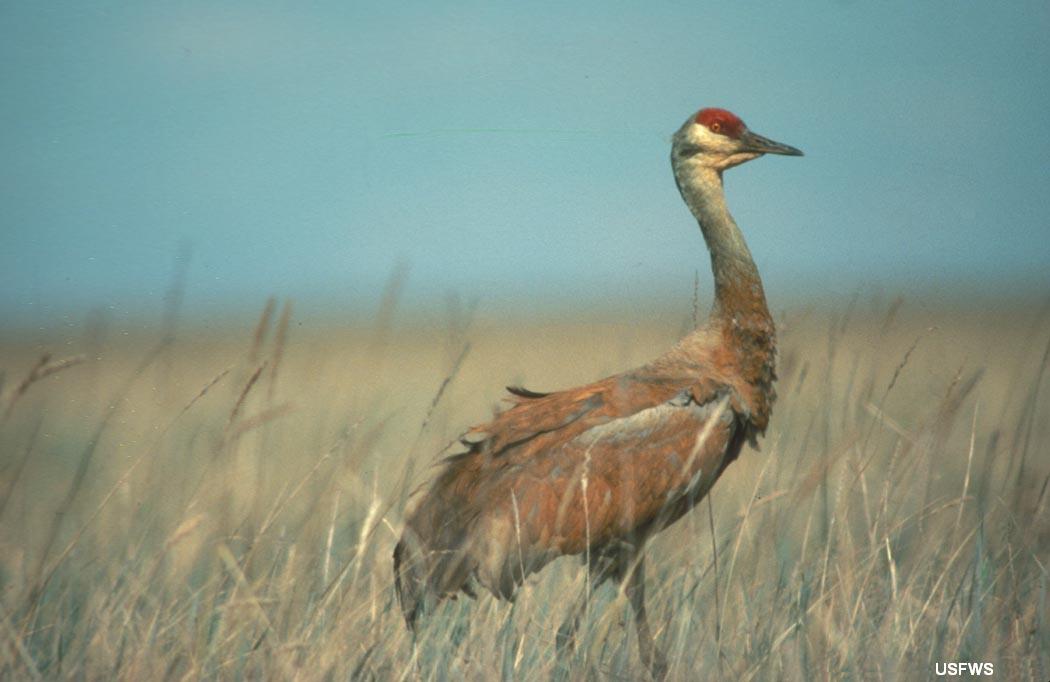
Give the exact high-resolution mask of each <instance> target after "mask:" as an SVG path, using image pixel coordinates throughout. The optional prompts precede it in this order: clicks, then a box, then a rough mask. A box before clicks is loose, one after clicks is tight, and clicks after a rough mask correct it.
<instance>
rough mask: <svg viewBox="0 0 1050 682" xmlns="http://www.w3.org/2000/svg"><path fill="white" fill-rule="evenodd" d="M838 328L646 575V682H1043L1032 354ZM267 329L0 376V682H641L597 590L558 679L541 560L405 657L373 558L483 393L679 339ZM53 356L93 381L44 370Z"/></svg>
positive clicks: (560, 607)
mask: <svg viewBox="0 0 1050 682" xmlns="http://www.w3.org/2000/svg"><path fill="white" fill-rule="evenodd" d="M860 308H864V306H860V307H859V308H856V309H851V310H850V311H848V312H844V313H840V314H838V315H825V314H818V313H809V314H806V313H799V314H789V315H787V316H786V317H785V319H784V320H783V323H782V333H781V338H782V343H781V346H782V356H781V376H782V379H781V382H780V385H779V388H780V395H781V398H780V401H779V403H778V405H777V411H776V413H775V416H774V421H773V425H772V428H771V429H770V432H769V434H768V435H767V437H766V438H765V440H764V442H763V446H762V451H761V452H754V451H746V452H745V453H744V455H743V456H742V457H741V459H740V461H738V462H737V463H735V464H734V465H733V466H732V467H730V469H729V472H728V473H727V474H726V476H725V477H724V478H723V480H722V481H721V482H720V483H719V484H718V486H716V489H715V491H714V494H713V500H712V504H711V505H707V504H703V505H701V506H700V507H698V508H697V509H696V510H694V512H693V513H691V514H690V515H689V516H687V517H686V518H685V519H683V520H682V521H681V522H679V523H678V524H677V525H676V526H675V527H674V528H672V529H670V530H669V531H667V532H666V533H665V534H663V535H662V536H661V537H659V538H658V539H657V540H656V541H655V542H654V543H653V545H652V546H651V547H650V549H649V555H650V557H651V558H652V561H651V563H650V567H649V570H648V579H649V584H648V592H649V604H650V614H651V615H650V617H651V619H652V621H653V623H654V625H657V638H658V641H659V642H660V643H661V645H662V646H663V647H665V648H666V649H667V651H668V654H669V658H670V659H671V662H672V667H671V676H672V677H673V678H677V679H696V678H697V677H702V678H705V679H718V678H722V679H726V680H752V679H754V680H784V679H798V680H802V679H806V680H809V679H828V680H838V679H879V680H881V679H886V680H897V679H917V680H918V679H929V678H931V677H933V670H934V664H935V662H944V661H960V660H964V661H988V662H992V663H994V665H995V672H996V676H997V677H999V678H1000V679H1009V680H1038V681H1039V682H1045V680H1047V679H1048V678H1050V653H1048V652H1050V624H1048V622H1047V618H1048V614H1050V603H1048V601H1050V598H1048V591H1050V590H1048V588H1050V572H1048V571H1050V513H1048V512H1050V499H1048V498H1050V491H1048V480H1050V479H1048V476H1050V456H1048V455H1050V395H1047V392H1048V391H1050V386H1047V383H1048V381H1050V379H1048V378H1047V377H1046V376H1045V372H1046V366H1047V351H1048V349H1050V346H1048V345H1047V344H1048V338H1050V324H1048V321H1047V320H1046V319H1037V317H1038V316H1036V315H1033V314H1028V313H1027V311H1024V310H1017V311H1015V312H1010V311H1002V310H1000V311H995V310H985V311H971V312H955V313H951V314H947V313H945V314H941V315H940V316H939V317H938V316H937V315H934V314H932V313H929V312H924V311H922V310H920V308H921V306H918V305H916V306H914V309H911V307H910V306H909V305H905V306H903V308H901V307H900V306H898V305H894V306H890V309H888V310H887V309H886V308H884V307H883V308H878V307H876V306H874V305H872V306H869V307H868V308H867V309H865V310H860ZM277 309H278V308H277V305H276V303H275V302H270V303H268V304H267V307H266V309H265V311H264V319H263V320H261V321H260V323H259V325H258V327H257V328H255V329H254V334H253V329H252V327H251V326H250V325H249V326H248V327H246V328H245V329H243V330H236V331H235V332H231V333H230V334H227V335H223V336H214V337H206V336H201V335H197V336H195V337H194V338H192V339H191V338H189V333H188V332H185V331H182V330H180V336H179V338H178V339H175V340H172V339H173V334H171V333H167V334H164V336H165V338H166V339H167V342H165V343H162V344H160V345H156V344H155V343H153V342H150V341H149V340H134V339H130V338H128V337H123V336H120V335H118V334H113V338H106V337H105V334H104V332H100V331H99V329H97V328H96V329H95V330H94V332H92V333H91V334H87V335H86V336H84V335H82V334H81V332H79V331H76V330H74V331H73V332H72V333H71V337H70V338H60V337H58V336H56V338H54V340H53V346H51V347H49V348H41V347H40V346H39V345H37V344H28V343H25V344H19V343H13V342H9V343H7V344H6V345H4V346H2V347H0V349H2V355H0V357H2V358H3V359H2V364H3V367H2V368H0V369H2V370H4V372H5V374H6V376H9V377H22V376H34V377H35V378H34V379H32V380H30V381H29V382H28V383H25V382H22V383H18V381H14V382H13V383H12V382H8V384H9V385H8V388H7V390H6V391H5V392H4V395H0V410H2V411H4V412H5V413H8V412H9V413H8V414H6V417H5V419H4V420H3V421H2V422H0V450H2V453H0V457H2V460H0V495H2V497H0V584H2V595H0V677H2V678H4V679H23V678H46V679H64V678H75V679H123V680H139V679H198V678H201V677H204V678H221V679H227V678H234V679H238V678H248V679H258V678H270V679H293V678H294V679H299V680H314V679H318V680H322V679H323V680H327V679H348V678H351V679H358V678H361V679H425V680H431V679H438V680H441V679H461V678H466V679H478V680H489V679H494V678H499V677H502V678H520V679H547V678H550V677H552V676H553V677H556V678H558V677H565V678H571V679H578V678H585V677H593V678H617V679H640V678H644V671H643V668H642V667H641V665H640V663H639V661H638V659H637V653H636V650H635V645H634V633H633V630H632V628H631V626H630V620H629V617H628V615H627V610H626V605H625V603H624V600H623V598H622V597H621V596H619V595H617V594H616V593H615V592H614V591H613V590H611V589H610V590H607V591H604V592H599V593H598V594H597V595H596V601H595V605H594V608H592V610H591V613H590V616H589V618H588V619H587V620H586V622H585V623H584V626H583V631H582V633H581V638H580V646H579V648H578V650H577V651H576V653H575V655H574V657H573V658H572V659H571V660H569V661H563V662H561V663H559V662H557V661H556V658H555V636H554V634H555V630H556V629H557V625H558V623H559V622H560V621H561V619H562V617H563V616H564V614H565V612H566V610H567V609H568V608H569V606H570V604H571V603H572V602H573V601H574V600H575V599H576V598H577V595H578V594H579V592H580V590H581V587H582V579H583V575H582V572H581V571H580V570H578V566H577V564H576V563H575V561H574V560H566V559H563V560H560V561H558V562H556V563H555V564H553V565H552V566H551V567H549V568H548V569H547V570H546V571H544V572H543V573H541V574H540V575H539V576H537V577H536V578H534V579H533V580H532V581H530V582H529V583H528V584H527V585H526V586H525V588H524V589H523V591H522V593H521V594H520V596H519V598H518V600H517V602H516V603H515V604H514V605H513V606H509V605H507V604H505V603H499V602H496V601H495V600H493V599H491V598H488V597H483V598H481V599H480V600H479V601H477V602H474V601H471V600H459V601H456V602H450V603H449V604H447V605H445V606H444V607H443V608H442V609H440V610H439V611H438V612H437V613H436V614H434V616H433V617H432V618H431V619H430V621H429V623H428V625H427V627H426V629H425V630H424V632H423V633H422V635H421V638H420V640H419V642H418V646H417V648H416V649H415V650H413V647H412V643H411V641H410V639H409V637H408V636H407V633H406V632H405V630H404V627H403V624H402V622H401V620H400V616H399V614H398V612H397V609H396V606H395V604H394V595H393V590H392V586H391V582H392V580H391V566H390V563H391V562H390V553H391V549H392V546H393V543H394V541H395V539H396V535H397V532H398V530H399V523H400V512H401V509H402V504H403V502H402V500H403V497H404V495H403V491H404V488H405V485H406V484H407V485H411V484H412V483H408V481H412V482H413V483H418V482H419V481H420V480H422V479H423V478H425V476H426V475H427V474H428V470H429V469H428V463H429V462H431V461H432V460H433V458H434V456H435V453H437V452H438V451H439V450H441V449H442V448H443V447H444V446H445V445H446V444H447V443H448V442H449V441H451V440H452V439H453V437H454V436H455V435H456V434H457V432H458V431H459V430H461V429H462V428H463V427H465V426H467V425H469V424H471V423H475V422H478V421H481V420H482V419H484V418H485V417H486V416H487V414H488V411H489V409H490V407H491V406H492V405H493V404H494V403H495V402H496V401H497V400H498V398H499V395H500V386H501V385H502V384H511V383H519V382H521V383H525V384H526V385H528V386H530V387H533V388H535V389H537V390H545V389H547V390H549V389H551V388H556V387H559V386H568V385H572V384H575V383H577V382H583V381H587V380H591V379H594V378H597V377H599V376H601V375H603V374H605V373H609V372H613V371H616V370H619V369H623V368H626V367H629V366H631V365H634V364H637V363H640V362H642V361H644V360H645V359H647V358H649V357H651V356H653V355H655V354H656V353H658V352H660V351H661V350H662V349H664V348H665V347H666V346H667V345H668V344H669V343H671V342H672V341H673V340H674V338H675V337H676V336H677V333H678V332H679V331H680V330H681V327H682V320H681V319H672V318H666V317H664V318H661V317H658V316H657V317H655V318H651V319H650V318H644V317H643V316H642V315H636V317H635V318H634V319H632V320H631V322H632V323H635V324H627V323H603V322H601V321H590V322H587V323H561V324H554V323H550V324H538V323H536V324H526V323H521V324H518V325H508V324H485V323H484V322H477V323H475V324H474V325H473V327H472V328H471V329H470V330H469V331H464V329H463V328H462V325H460V324H459V323H455V324H453V325H451V327H452V328H451V329H445V328H442V327H440V326H435V327H434V328H428V327H409V326H406V325H402V324H398V322H397V320H396V318H393V319H392V318H391V316H390V315H387V314H384V315H382V316H381V319H380V321H379V322H378V323H377V324H376V325H375V327H374V328H370V329H324V330H322V329H313V330H312V331H311V330H309V328H308V326H307V327H300V326H297V325H294V324H291V325H290V324H289V315H290V310H291V309H290V307H288V306H287V305H285V307H284V308H283V311H282V313H281V315H280V318H279V320H278V323H277V327H276V329H275V330H274V333H273V334H272V338H268V336H269V327H270V323H271V320H272V319H273V318H274V316H275V313H276V312H277ZM682 317H683V318H685V317H688V315H683V316H682ZM159 335H160V332H158V336H159ZM82 336H83V338H82ZM468 344H469V345H468ZM58 348H62V349H63V350H62V354H63V355H65V354H70V356H71V357H77V354H79V353H85V354H86V356H87V358H88V360H87V361H86V362H83V363H81V364H79V366H76V367H73V366H71V363H67V365H62V364H61V361H59V363H58V364H55V363H52V362H51V360H50V359H47V360H44V361H40V360H39V358H40V356H41V354H42V353H43V352H46V351H48V350H53V349H58ZM467 348H469V352H467V351H466V349H467ZM59 370H62V371H59ZM49 373H50V374H54V376H50V377H48V378H47V380H46V381H42V382H40V383H39V385H37V382H38V381H39V380H40V379H42V378H43V376H46V375H47V374H49ZM23 384H24V386H23ZM439 390H440V393H439ZM712 515H713V517H712ZM712 531H713V532H712ZM716 559H717V569H716V568H715V566H716ZM413 651H414V653H413Z"/></svg>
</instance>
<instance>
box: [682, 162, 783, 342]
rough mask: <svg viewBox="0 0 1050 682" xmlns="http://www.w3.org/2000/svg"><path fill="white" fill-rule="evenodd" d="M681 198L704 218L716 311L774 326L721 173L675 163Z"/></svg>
mask: <svg viewBox="0 0 1050 682" xmlns="http://www.w3.org/2000/svg"><path fill="white" fill-rule="evenodd" d="M674 173H675V180H676V181H677V182H678V189H679V190H680V191H681V193H682V198H683V199H684V200H685V203H686V204H687V205H688V206H689V210H690V211H692V212H693V215H694V216H696V220H697V222H698V223H700V230H701V232H703V234H704V241H705V242H707V249H708V251H710V252H711V270H712V272H713V273H714V277H715V304H714V309H713V311H712V316H714V317H717V318H719V319H720V320H721V321H723V322H728V323H731V324H733V325H734V326H736V325H742V326H759V327H766V326H767V325H768V326H769V327H770V328H771V327H772V320H771V319H770V316H769V309H768V308H767V306H766V295H765V292H764V291H763V289H762V278H761V277H759V274H758V267H756V266H755V261H754V259H753V258H752V257H751V251H750V250H749V249H748V248H747V243H746V242H744V235H743V234H742V233H741V232H740V228H739V227H737V225H736V222H734V220H733V216H731V215H729V209H728V208H727V207H726V200H725V192H724V191H723V189H722V174H721V173H720V172H718V171H717V170H714V169H711V168H705V167H703V166H699V165H695V164H689V163H688V162H678V161H677V159H676V163H675V164H674Z"/></svg>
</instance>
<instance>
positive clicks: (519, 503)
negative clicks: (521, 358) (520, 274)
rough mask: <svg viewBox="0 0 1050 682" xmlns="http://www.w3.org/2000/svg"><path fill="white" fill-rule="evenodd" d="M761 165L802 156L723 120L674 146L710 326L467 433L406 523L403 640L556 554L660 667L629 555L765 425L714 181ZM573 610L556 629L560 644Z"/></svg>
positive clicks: (768, 390) (762, 318)
mask: <svg viewBox="0 0 1050 682" xmlns="http://www.w3.org/2000/svg"><path fill="white" fill-rule="evenodd" d="M763 154H784V155H788V156H801V155H802V152H800V151H799V150H797V149H795V148H794V147H789V146H787V145H784V144H780V143H778V142H774V141H772V140H769V139H767V138H765V137H762V136H760V135H757V134H755V133H753V132H751V131H750V130H748V128H747V126H745V125H744V123H743V121H741V120H740V119H739V118H738V117H737V116H736V115H734V114H732V113H730V112H728V111H726V110H724V109H702V110H700V111H699V112H698V113H696V114H695V115H693V116H690V117H689V119H688V120H687V121H686V122H685V123H684V124H683V125H682V127H681V128H679V130H678V132H676V133H675V135H674V138H673V143H672V148H671V165H672V167H673V169H674V177H675V181H676V182H677V184H678V189H679V191H680V192H681V195H682V198H683V199H684V200H685V203H686V205H688V206H689V209H690V210H691V211H692V213H693V215H694V216H695V217H696V219H697V221H698V222H699V223H700V230H701V232H702V233H703V236H704V241H705V242H706V243H707V248H708V250H709V251H710V252H711V269H712V270H713V272H714V280H715V299H714V306H713V308H712V311H711V313H710V315H709V317H708V319H707V321H706V322H705V323H704V324H703V325H702V326H701V327H700V328H698V329H697V330H696V331H694V332H693V333H691V334H689V335H688V336H686V337H685V338H684V339H682V340H681V341H680V342H679V343H678V344H677V345H676V346H674V347H673V348H672V349H671V350H669V351H668V352H666V353H664V354H663V355H661V356H660V357H658V358H657V359H655V360H653V361H652V362H650V363H648V364H646V365H644V366H642V367H639V368H637V369H633V370H630V371H627V372H624V373H622V374H617V375H615V376H611V377H608V378H606V379H602V380H601V381H597V382H595V383H593V384H589V385H586V386H580V387H578V388H573V389H569V390H564V391H558V392H555V393H535V392H533V391H528V390H526V389H523V388H508V390H509V391H510V393H511V396H510V397H509V398H508V400H509V401H510V402H511V403H512V405H511V406H510V407H508V408H507V409H505V410H504V411H502V412H500V413H499V414H497V415H496V416H495V417H494V418H493V419H492V421H491V422H489V423H488V424H484V425H481V426H478V427H475V428H473V429H471V430H469V431H468V432H467V433H466V434H465V435H464V436H463V437H462V438H461V442H462V443H463V445H464V446H465V447H466V450H465V451H464V452H462V453H460V454H455V455H452V456H451V457H448V458H447V459H446V460H444V462H443V464H442V468H441V470H440V471H439V473H438V474H437V475H436V477H435V479H434V480H433V482H432V483H431V484H430V487H429V489H427V490H426V492H425V494H423V495H422V496H420V497H419V498H418V500H417V501H416V505H415V508H414V510H413V511H412V512H411V513H410V514H409V515H408V516H407V520H406V524H405V529H404V533H403V535H402V537H401V539H400V541H399V542H398V544H397V547H396V548H395V550H394V574H395V584H396V589H397V595H398V599H399V601H400V604H401V609H402V612H403V614H404V617H405V621H406V623H407V624H408V626H409V628H410V629H412V630H413V631H414V630H415V627H416V622H417V619H418V617H419V615H420V613H421V610H422V607H423V604H424V602H433V601H436V600H441V599H444V598H448V597H452V596H455V594H456V593H458V592H460V591H462V592H464V593H466V594H468V595H470V596H474V595H475V588H476V587H477V586H478V585H480V586H481V587H484V588H486V589H487V590H489V591H490V592H491V593H492V594H493V595H495V596H496V597H499V598H505V599H512V598H513V596H514V593H515V591H516V588H517V587H518V586H519V585H520V584H521V583H522V582H523V581H524V580H525V578H526V577H527V576H528V575H529V574H531V573H533V572H536V571H538V570H540V569H541V568H542V567H543V566H544V565H546V564H547V563H548V562H550V561H552V560H553V559H555V558H557V557H559V556H562V555H583V556H584V560H585V563H586V562H587V561H589V562H590V563H589V567H590V576H591V584H590V585H589V586H588V588H589V589H593V588H594V587H597V586H598V585H600V584H601V583H602V582H604V581H606V580H609V579H614V580H616V581H617V582H618V583H620V584H621V585H622V586H623V589H624V591H625V594H626V596H627V597H628V600H629V602H630V604H631V607H632V610H633V612H634V620H635V627H636V630H637V633H638V644H639V653H640V656H641V659H642V662H643V663H644V664H645V666H646V667H647V668H648V669H649V671H650V672H651V674H652V675H653V676H654V677H656V678H660V677H662V676H663V674H664V672H665V671H666V668H667V664H666V659H665V657H664V655H663V654H662V652H661V651H660V650H659V649H658V648H657V647H656V645H655V643H654V641H653V636H652V633H651V631H650V628H649V623H648V620H647V618H646V612H645V596H644V563H643V560H642V559H643V555H642V553H641V550H642V548H643V545H644V543H645V541H646V540H647V539H648V538H649V537H651V536H652V535H653V534H654V533H656V532H658V531H660V530H662V529H663V528H666V527H667V526H668V525H670V524H672V523H674V522H675V521H676V520H678V519H679V518H680V517H681V516H682V515H683V514H685V513H686V512H687V511H688V510H689V509H690V508H692V507H693V506H694V505H696V503H697V502H699V501H700V500H701V499H703V497H704V495H706V494H707V492H708V491H709V490H710V489H711V486H712V485H713V484H714V483H715V481H716V480H718V477H719V476H721V474H722V472H723V471H725V469H726V467H727V466H728V465H729V463H730V462H732V461H733V460H734V459H736V457H737V455H739V454H740V449H741V447H742V446H743V444H744V443H745V441H746V442H750V443H751V444H752V445H756V438H757V436H759V435H761V434H763V433H764V432H765V429H766V425H767V424H768V423H769V417H770V411H771V408H772V404H773V400H774V398H775V391H774V388H773V382H774V380H775V379H776V373H775V366H774V361H775V341H776V339H775V329H774V326H773V320H772V318H771V317H770V315H769V310H768V309H767V307H766V299H765V293H764V292H763V289H762V281H761V279H760V278H759V274H758V269H757V268H756V266H755V262H754V260H753V259H752V257H751V253H750V251H749V250H748V248H747V245H746V244H745V243H744V237H743V235H742V234H741V232H740V229H739V228H738V227H737V225H736V223H735V222H734V221H733V218H732V216H730V215H729V211H728V209H727V208H726V202H725V195H724V193H723V189H722V173H723V171H725V170H726V169H729V168H732V167H733V166H737V165H739V164H742V163H744V162H745V161H750V160H752V159H755V158H758V157H760V156H762V155H763ZM579 617H580V611H579V609H576V610H574V611H573V612H572V615H571V616H570V617H568V618H566V623H565V624H564V625H563V627H562V629H561V630H560V632H559V634H560V638H559V641H560V642H565V641H571V638H572V635H573V633H574V632H575V629H576V627H577V623H578V621H579Z"/></svg>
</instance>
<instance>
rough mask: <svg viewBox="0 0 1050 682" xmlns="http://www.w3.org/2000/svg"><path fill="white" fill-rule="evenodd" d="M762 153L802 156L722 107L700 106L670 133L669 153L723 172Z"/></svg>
mask: <svg viewBox="0 0 1050 682" xmlns="http://www.w3.org/2000/svg"><path fill="white" fill-rule="evenodd" d="M763 154H782V155H785V156H802V152H801V151H799V150H798V149H795V148H794V147H789V146H788V145H786V144H781V143H779V142H774V141H773V140H771V139H769V138H768V137H763V136H762V135H759V134H757V133H753V132H751V131H750V130H749V129H748V127H747V125H745V124H744V122H743V121H741V120H740V117H739V116H737V115H736V114H734V113H733V112H731V111H726V110H725V109H717V108H709V109H701V110H700V111H698V112H697V113H696V114H694V115H693V116H690V117H689V120H687V121H686V122H685V123H684V124H683V125H682V127H681V128H679V129H678V132H677V133H675V135H674V142H673V147H672V156H673V158H674V160H675V162H676V163H677V162H680V161H686V160H688V161H689V162H690V163H693V164H698V165H701V166H706V167H708V168H712V169H715V170H718V171H723V170H725V169H727V168H732V167H733V166H739V165H740V164H742V163H744V162H745V161H750V160H752V159H757V158H758V157H760V156H762V155H763Z"/></svg>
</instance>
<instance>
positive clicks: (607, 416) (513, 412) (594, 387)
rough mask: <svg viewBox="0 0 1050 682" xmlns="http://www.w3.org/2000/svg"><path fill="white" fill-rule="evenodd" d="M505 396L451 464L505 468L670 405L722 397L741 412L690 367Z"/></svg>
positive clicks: (650, 369)
mask: <svg viewBox="0 0 1050 682" xmlns="http://www.w3.org/2000/svg"><path fill="white" fill-rule="evenodd" d="M510 392H511V394H512V396H511V397H510V398H509V400H510V401H511V402H512V405H511V407H509V408H508V409H506V410H504V411H503V412H501V413H499V414H497V415H496V416H495V417H494V418H493V420H492V421H490V422H489V423H487V424H482V425H480V426H476V427H474V428H473V429H471V430H470V431H468V432H467V433H466V434H464V436H463V438H462V439H461V440H462V442H463V443H464V444H465V445H466V446H467V447H468V451H467V452H465V453H462V454H460V455H453V456H452V457H451V458H450V459H451V460H455V459H457V458H460V457H464V456H467V455H470V454H485V455H488V456H489V457H491V458H493V459H494V460H500V459H507V460H511V461H508V462H507V463H508V464H509V463H512V462H516V461H520V460H521V459H528V458H529V457H531V456H533V455H535V454H536V453H538V452H540V451H542V450H544V449H546V448H550V447H553V446H556V445H558V444H559V443H565V442H568V441H570V440H572V439H573V438H575V437H577V436H579V435H580V434H582V433H584V432H586V431H588V430H590V429H593V428H595V427H598V426H601V425H603V424H607V423H609V422H612V421H615V420H620V419H624V418H627V417H631V416H632V415H635V414H638V413H640V412H643V411H645V410H649V409H651V408H655V407H658V406H660V405H663V404H665V403H671V402H677V403H678V404H680V405H682V406H684V405H686V404H690V403H691V404H693V405H705V404H708V403H712V402H714V401H716V400H717V399H718V398H719V397H721V396H726V397H728V398H729V400H730V406H729V407H730V409H731V410H732V411H734V412H737V413H740V414H741V415H742V416H743V415H744V414H745V413H746V408H745V407H744V405H743V404H742V401H741V400H740V399H739V396H738V395H737V393H736V391H735V390H734V389H733V387H732V385H731V384H730V383H729V382H728V381H726V380H723V379H722V378H721V377H719V376H718V375H717V373H716V372H714V371H711V370H710V369H709V368H706V367H702V366H699V365H696V364H694V363H688V364H684V363H680V362H679V363H664V364H662V365H661V364H659V363H654V364H653V365H650V366H647V367H643V368H641V369H638V370H634V371H632V372H627V373H624V374H619V375H615V376H612V377H609V378H607V379H603V380H601V381H598V382H595V383H593V384H588V385H586V386H581V387H579V388H575V389H570V390H567V391H558V392H555V393H536V392H533V391H527V390H525V389H520V388H514V389H511V391H510Z"/></svg>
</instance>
